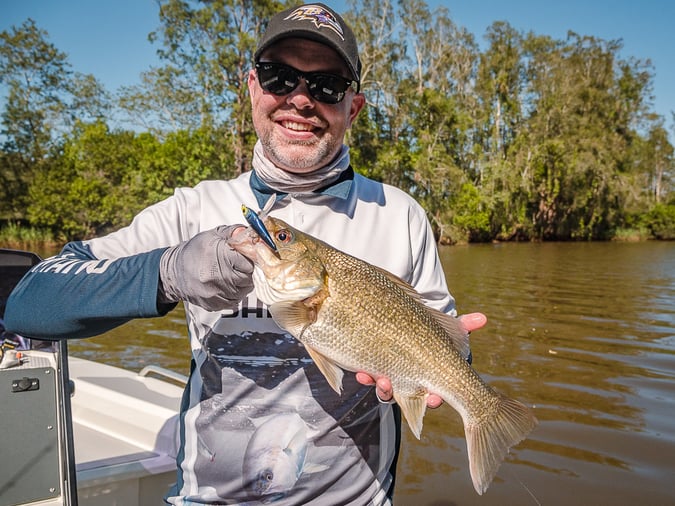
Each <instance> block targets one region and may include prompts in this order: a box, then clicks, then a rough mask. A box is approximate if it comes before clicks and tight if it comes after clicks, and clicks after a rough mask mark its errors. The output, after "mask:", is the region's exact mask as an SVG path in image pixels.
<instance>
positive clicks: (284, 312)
mask: <svg viewBox="0 0 675 506" xmlns="http://www.w3.org/2000/svg"><path fill="white" fill-rule="evenodd" d="M269 310H270V314H271V315H272V318H273V319H274V321H275V322H276V323H277V325H279V326H280V327H281V328H282V329H284V330H286V331H288V332H289V333H290V334H291V335H292V336H293V337H295V338H297V339H301V337H302V333H303V332H304V331H305V329H306V328H307V327H309V326H310V325H311V324H312V323H314V322H315V321H316V311H315V309H314V308H313V307H311V306H307V305H306V304H304V303H303V302H302V301H295V302H276V303H274V304H272V305H271V306H269Z"/></svg>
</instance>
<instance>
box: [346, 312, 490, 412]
mask: <svg viewBox="0 0 675 506" xmlns="http://www.w3.org/2000/svg"><path fill="white" fill-rule="evenodd" d="M459 320H460V321H461V322H462V325H464V328H465V329H466V330H467V332H473V331H474V330H478V329H480V328H481V327H483V326H484V325H485V324H486V323H487V317H486V316H485V315H484V314H483V313H469V314H465V315H462V316H460V317H459ZM356 381H358V382H359V383H361V384H362V385H375V393H376V394H377V397H378V398H379V399H380V400H381V401H383V402H389V401H390V400H391V399H392V397H393V396H394V390H393V389H392V386H391V381H390V380H389V378H387V377H386V376H380V377H379V378H373V377H372V376H371V375H370V374H368V373H365V372H357V373H356ZM441 404H443V399H441V398H440V397H439V396H438V395H436V394H432V393H430V394H429V395H428V396H427V407H429V408H432V409H433V408H437V407H439V406H440V405H441Z"/></svg>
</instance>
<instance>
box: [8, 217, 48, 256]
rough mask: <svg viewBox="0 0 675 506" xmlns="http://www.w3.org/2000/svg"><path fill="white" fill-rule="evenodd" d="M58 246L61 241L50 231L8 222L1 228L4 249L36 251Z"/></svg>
mask: <svg viewBox="0 0 675 506" xmlns="http://www.w3.org/2000/svg"><path fill="white" fill-rule="evenodd" d="M58 244H59V241H57V239H56V238H55V237H54V234H53V233H52V232H51V231H50V230H45V229H39V228H35V227H30V226H22V225H20V224H19V223H15V222H8V223H6V224H5V225H3V226H2V227H0V247H2V248H15V249H30V250H35V249H43V248H45V247H47V248H50V247H56V246H57V245H58Z"/></svg>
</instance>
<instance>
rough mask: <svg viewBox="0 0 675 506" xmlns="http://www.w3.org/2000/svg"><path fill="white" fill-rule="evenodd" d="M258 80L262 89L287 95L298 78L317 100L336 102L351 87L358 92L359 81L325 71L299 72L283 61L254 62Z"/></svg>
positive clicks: (294, 86) (296, 83) (298, 82)
mask: <svg viewBox="0 0 675 506" xmlns="http://www.w3.org/2000/svg"><path fill="white" fill-rule="evenodd" d="M255 70H256V73H257V74H258V82H259V83H260V86H261V88H262V89H263V90H265V91H268V92H270V93H273V94H275V95H280V96H281V95H287V94H289V93H290V92H291V91H293V90H294V89H295V88H296V87H297V86H298V84H300V78H303V79H304V80H305V82H306V83H307V91H308V92H309V94H310V95H311V96H312V97H313V98H314V99H316V100H318V101H319V102H324V103H326V104H337V103H338V102H340V101H342V99H343V98H345V94H346V93H347V90H348V89H349V88H350V87H351V88H353V89H354V91H355V92H356V93H358V92H359V82H358V81H354V80H352V79H347V78H346V77H342V76H338V75H335V74H327V73H325V72H300V71H299V70H298V69H295V68H293V67H291V66H290V65H284V64H283V63H272V62H258V63H256V64H255Z"/></svg>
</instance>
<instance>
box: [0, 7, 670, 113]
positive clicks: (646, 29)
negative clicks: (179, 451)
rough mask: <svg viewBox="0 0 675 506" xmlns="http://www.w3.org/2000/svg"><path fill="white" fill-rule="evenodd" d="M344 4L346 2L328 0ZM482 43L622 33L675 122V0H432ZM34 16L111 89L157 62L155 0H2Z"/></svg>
mask: <svg viewBox="0 0 675 506" xmlns="http://www.w3.org/2000/svg"><path fill="white" fill-rule="evenodd" d="M324 1H325V3H328V4H330V5H332V6H333V7H334V8H335V9H336V10H337V11H340V12H341V11H344V10H345V8H346V5H347V2H346V1H332V2H331V1H330V0H324ZM427 3H428V5H429V6H430V7H431V8H432V9H433V8H434V7H435V6H437V5H443V6H445V7H446V8H447V9H448V10H449V12H450V16H451V18H452V19H453V21H454V22H455V23H456V24H457V25H459V26H463V27H465V28H466V29H468V30H469V31H470V32H471V33H473V34H474V36H475V37H476V39H477V40H478V41H479V42H480V43H482V42H483V35H484V33H485V30H486V28H487V27H488V26H489V25H491V24H492V23H493V22H494V21H498V20H499V21H507V22H509V24H511V25H512V26H513V27H514V28H515V29H516V30H518V31H524V32H528V31H533V32H535V33H537V34H541V35H549V36H551V37H553V38H555V39H564V38H565V36H566V34H567V31H568V30H572V31H574V32H576V33H579V34H581V35H592V36H595V37H598V38H601V39H605V40H614V39H622V40H623V46H624V47H623V50H622V52H621V55H622V56H623V57H624V58H628V57H635V58H639V59H643V60H644V59H650V60H651V61H652V64H653V65H654V70H653V72H654V75H655V79H654V95H655V99H654V102H653V103H654V110H655V111H656V112H657V113H658V114H660V115H662V116H664V117H665V118H666V124H667V125H671V123H672V120H671V111H673V112H675V26H674V22H675V2H671V1H665V0H663V1H662V0H643V1H638V0H631V1H627V0H614V1H612V0H604V1H603V0H566V1H559V0H558V1H555V2H550V1H542V0H510V1H509V0H478V1H474V2H469V1H467V0H427ZM29 17H31V18H33V19H34V20H35V22H36V23H37V25H38V27H40V28H42V29H45V30H47V32H48V33H49V40H50V41H51V42H52V43H53V44H54V45H55V46H56V47H57V48H58V49H59V50H61V51H63V52H65V53H67V55H68V59H69V61H70V63H71V65H72V66H73V69H74V70H76V71H78V72H82V73H85V74H93V75H94V76H95V77H97V78H98V79H99V80H101V81H102V82H103V83H104V84H105V86H106V87H107V88H108V89H109V90H111V91H114V90H116V89H117V88H118V87H119V86H121V85H130V84H134V83H136V82H138V78H139V74H140V73H141V72H142V71H143V70H147V69H148V68H149V66H150V65H153V64H155V63H156V62H157V59H156V57H155V50H156V48H157V46H153V45H151V44H150V42H148V40H147V35H148V33H149V32H151V31H153V30H154V29H156V28H157V26H158V17H157V5H156V3H155V1H154V0H0V31H2V30H7V29H9V28H10V27H11V26H13V25H17V26H18V25H20V24H21V23H22V22H23V21H24V20H26V19H27V18H29Z"/></svg>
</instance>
